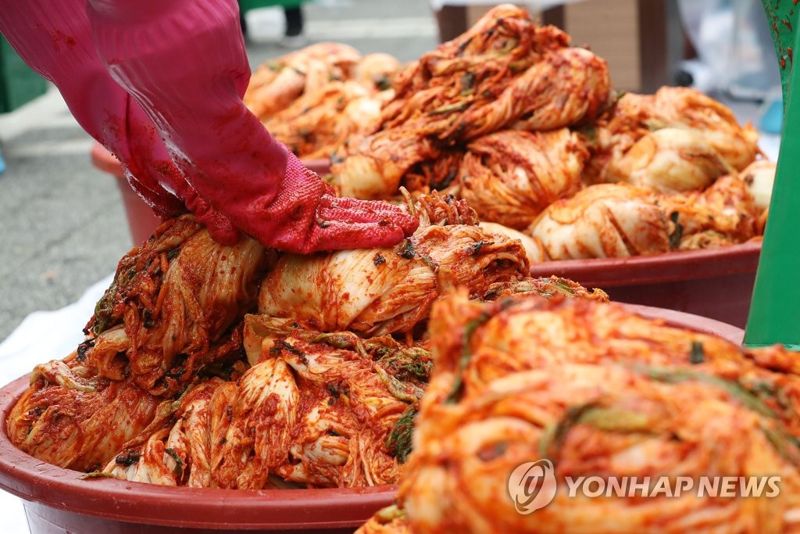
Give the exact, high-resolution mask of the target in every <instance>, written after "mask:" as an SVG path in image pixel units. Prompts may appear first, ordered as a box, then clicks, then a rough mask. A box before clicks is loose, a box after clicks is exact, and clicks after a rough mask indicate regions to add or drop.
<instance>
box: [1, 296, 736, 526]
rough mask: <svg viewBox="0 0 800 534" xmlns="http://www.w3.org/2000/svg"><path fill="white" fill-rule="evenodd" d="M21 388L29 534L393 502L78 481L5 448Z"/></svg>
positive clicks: (679, 316)
mask: <svg viewBox="0 0 800 534" xmlns="http://www.w3.org/2000/svg"><path fill="white" fill-rule="evenodd" d="M630 308H631V309H632V310H633V311H635V312H637V313H639V314H640V315H644V316H646V317H651V318H660V319H663V320H664V321H665V322H666V323H667V324H670V325H673V326H682V327H685V328H690V329H692V330H694V331H697V332H702V333H706V334H716V335H719V336H721V337H723V338H725V339H727V340H729V341H731V342H733V343H736V344H739V343H741V340H742V336H743V334H744V333H743V332H742V330H741V329H739V328H736V327H734V326H731V325H727V324H723V323H720V322H718V321H714V320H711V319H706V318H703V317H698V316H695V315H690V314H686V313H681V312H676V311H673V310H664V309H657V308H648V307H645V306H630ZM27 386H28V377H27V376H25V377H22V378H19V379H17V380H15V381H14V382H12V383H10V384H8V385H6V386H5V387H4V388H2V389H1V390H0V417H2V424H1V425H0V427H2V431H0V489H4V490H6V491H9V492H11V493H13V494H15V495H17V496H19V497H21V498H22V499H24V500H25V503H24V506H25V513H26V514H27V516H28V524H29V526H30V529H31V534H55V533H59V534H63V533H65V532H70V533H84V532H86V533H88V532H103V533H117V534H134V533H135V534H145V533H147V534H155V533H158V534H161V533H167V532H176V533H186V534H189V533H192V534H194V533H199V532H209V533H210V532H219V531H231V530H239V531H244V530H249V531H253V530H256V531H259V530H260V531H269V532H281V531H284V532H291V531H294V532H297V531H306V532H328V533H333V532H352V531H353V530H354V529H355V528H357V527H358V526H360V525H361V524H363V523H364V522H365V521H366V520H367V519H368V518H369V517H370V516H372V514H373V513H374V512H375V511H377V510H378V509H380V508H382V507H384V506H387V505H388V504H390V503H391V502H392V500H393V498H394V488H393V487H389V486H383V487H377V488H370V489H308V490H261V491H243V490H242V491H239V490H221V489H190V488H175V487H164V486H155V485H151V484H141V483H136V482H125V481H121V480H112V479H91V480H83V479H82V478H81V477H82V476H83V474H82V473H79V472H77V471H70V470H67V469H62V468H60V467H56V466H54V465H50V464H46V463H44V462H42V461H40V460H37V459H36V458H33V457H32V456H29V455H27V454H25V453H24V452H22V451H20V450H19V449H17V448H16V447H14V445H12V444H11V442H10V441H9V439H8V435H7V434H6V425H5V421H6V418H7V417H8V412H9V411H10V410H11V408H12V406H13V404H14V402H15V401H16V399H18V398H19V396H20V395H21V394H22V392H23V391H24V390H25V388H26V387H27Z"/></svg>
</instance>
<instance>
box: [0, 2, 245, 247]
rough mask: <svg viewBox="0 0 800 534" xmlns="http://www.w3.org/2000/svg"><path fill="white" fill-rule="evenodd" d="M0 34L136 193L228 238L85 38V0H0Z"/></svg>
mask: <svg viewBox="0 0 800 534" xmlns="http://www.w3.org/2000/svg"><path fill="white" fill-rule="evenodd" d="M0 32H2V33H3V34H4V35H5V36H6V38H7V39H8V40H9V42H10V43H11V45H12V46H13V47H14V48H15V49H16V50H17V51H18V52H19V54H20V55H21V56H22V58H23V59H24V60H25V61H26V62H27V63H28V64H30V65H31V66H32V67H33V68H35V69H36V70H37V71H38V72H39V73H41V74H42V75H43V76H44V77H46V78H48V79H49V80H51V81H53V82H54V83H55V84H56V85H57V86H58V88H59V90H60V91H61V94H62V95H63V96H64V99H65V100H66V102H67V105H68V106H69V108H70V110H71V111H72V113H73V115H74V116H75V118H76V119H77V120H78V122H79V123H80V125H81V126H82V127H83V128H84V129H85V130H86V131H87V132H88V133H89V134H90V135H91V136H92V137H94V138H95V139H96V140H97V141H99V142H100V143H102V144H103V145H104V146H105V147H106V148H107V149H108V150H109V151H111V152H112V153H113V154H114V155H115V156H116V157H117V158H118V159H119V160H120V161H121V162H122V164H123V166H124V167H125V169H126V171H127V172H126V174H127V178H128V181H129V182H130V184H131V186H132V187H133V188H134V190H135V191H137V192H138V193H139V195H140V196H141V197H142V198H143V199H144V200H145V202H147V204H148V205H150V207H151V208H153V210H154V211H155V212H156V213H157V214H158V215H160V216H172V215H176V214H179V213H183V212H184V211H185V210H186V209H187V208H188V209H190V210H191V211H192V212H194V213H195V214H196V215H197V217H198V219H200V220H201V221H203V222H204V223H206V224H207V225H208V226H209V228H211V229H212V232H213V233H214V237H215V238H217V239H218V240H221V241H224V242H233V241H235V240H236V238H237V236H238V232H237V231H236V230H235V229H234V228H233V226H232V225H231V224H230V222H229V221H227V219H226V218H225V217H222V216H221V215H219V214H218V213H215V212H214V210H212V209H211V207H210V206H209V205H208V203H207V202H205V201H204V200H203V199H201V198H199V197H198V196H197V193H196V192H195V191H194V190H193V189H192V187H191V186H190V185H189V184H188V183H187V182H186V180H185V179H184V178H183V175H182V173H181V172H180V171H179V170H178V168H177V167H176V166H175V164H174V163H173V162H172V159H171V158H170V156H169V154H168V152H167V150H166V147H164V144H163V142H162V141H161V139H160V137H159V136H158V135H157V133H156V129H155V127H154V125H153V123H152V121H150V119H149V117H147V115H146V114H145V113H144V111H143V110H142V109H141V107H140V106H139V105H138V104H137V103H136V101H135V100H133V99H132V98H131V97H130V95H128V93H127V92H126V91H125V90H124V89H122V88H121V87H120V86H119V85H118V84H117V83H116V82H115V81H114V80H113V79H112V78H111V76H109V74H108V70H107V68H106V66H105V64H104V63H103V62H102V61H101V60H100V57H99V56H98V55H97V51H96V50H95V46H94V43H93V42H92V37H91V29H90V27H89V19H88V17H87V13H86V2H85V0H62V1H59V2H46V1H44V0H31V1H26V2H18V1H16V0H0Z"/></svg>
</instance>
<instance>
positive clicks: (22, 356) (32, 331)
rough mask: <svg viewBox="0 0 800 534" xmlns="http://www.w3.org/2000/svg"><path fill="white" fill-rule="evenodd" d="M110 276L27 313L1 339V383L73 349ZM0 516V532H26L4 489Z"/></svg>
mask: <svg viewBox="0 0 800 534" xmlns="http://www.w3.org/2000/svg"><path fill="white" fill-rule="evenodd" d="M112 278H113V275H109V276H107V277H106V278H104V279H102V280H101V281H99V282H97V283H96V284H94V285H93V286H92V287H90V288H89V289H87V290H86V292H85V293H84V294H83V296H82V297H81V298H80V300H78V302H75V303H73V304H70V305H69V306H65V307H64V308H61V309H60V310H54V311H37V312H33V313H32V314H30V315H28V316H27V317H26V318H25V319H24V320H23V321H22V323H20V325H19V326H18V327H17V329H16V330H14V331H13V332H12V333H11V335H10V336H8V338H7V339H6V340H5V341H3V342H2V343H0V384H7V383H9V382H11V381H12V380H14V379H16V378H19V377H20V376H22V375H24V374H25V373H29V372H30V371H31V370H32V369H33V367H34V366H35V365H37V364H39V363H43V362H47V361H50V360H54V359H58V358H63V357H64V356H66V355H67V354H69V353H70V352H72V351H74V350H75V348H76V347H77V346H78V344H79V343H80V342H81V341H83V332H82V329H83V327H84V325H86V321H87V320H88V319H89V317H91V316H92V313H93V312H94V306H95V304H96V303H97V301H98V300H99V299H100V297H101V296H102V295H103V292H104V291H105V290H106V288H107V287H108V286H109V285H110V284H111V280H112ZM2 423H3V424H5V422H2ZM0 518H2V519H0V532H2V533H3V534H26V533H27V532H28V521H27V519H26V517H25V512H24V510H23V509H22V501H20V500H19V499H18V498H17V497H15V496H13V495H11V494H10V493H6V492H4V491H0Z"/></svg>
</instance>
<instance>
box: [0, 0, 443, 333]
mask: <svg viewBox="0 0 800 534" xmlns="http://www.w3.org/2000/svg"><path fill="white" fill-rule="evenodd" d="M276 17H277V18H276ZM249 19H250V26H251V33H252V35H253V40H252V41H253V42H251V43H249V45H248V50H249V53H250V60H251V64H253V65H256V64H258V63H260V62H262V61H263V60H264V59H266V58H269V57H274V56H277V55H280V54H282V53H285V50H283V49H281V48H279V47H278V46H277V45H276V44H275V43H274V42H269V41H265V39H268V37H269V33H270V32H269V31H268V29H269V28H268V27H267V26H266V25H269V24H272V23H273V21H276V20H277V21H278V22H280V21H281V13H280V12H277V13H274V12H273V13H271V12H269V11H266V12H257V13H251V14H250V16H249ZM306 19H307V35H308V38H309V39H310V40H311V41H312V42H314V41H322V40H337V41H343V42H347V43H349V44H351V45H353V46H355V47H356V48H358V49H359V50H361V51H362V52H374V51H384V52H388V53H391V54H394V55H395V56H397V57H398V58H400V59H402V60H410V59H413V58H415V57H417V56H418V55H419V54H420V53H422V52H424V51H425V50H429V49H430V48H431V47H433V46H434V34H435V31H434V23H433V20H432V17H431V15H430V10H429V7H428V2H427V0H404V1H403V2H393V1H390V0H349V1H348V0H337V1H331V0H327V1H325V2H320V3H317V4H315V5H312V6H307V8H306ZM273 33H274V32H273ZM0 147H2V151H3V154H4V156H5V159H6V162H7V164H8V170H7V171H6V172H5V173H4V174H2V175H0V340H2V339H4V338H5V337H6V336H7V335H8V334H9V333H10V332H11V331H12V330H13V329H14V328H15V327H16V325H17V324H19V322H20V321H21V320H22V319H23V318H24V317H25V316H26V315H27V314H28V313H30V312H32V311H34V310H39V309H55V308H60V307H62V306H64V305H66V304H68V303H70V302H72V301H74V300H76V299H77V298H78V297H79V296H80V295H81V294H82V293H83V291H84V289H85V288H86V287H87V286H89V285H90V284H92V283H93V282H96V281H97V280H99V279H100V278H102V277H103V276H104V275H106V274H108V273H110V272H111V271H113V269H114V267H115V266H116V263H117V261H118V260H119V258H120V257H121V256H122V254H124V253H125V251H126V250H128V248H129V247H130V245H131V242H130V237H129V235H128V230H127V226H126V221H125V216H124V213H123V209H122V206H121V204H120V197H119V192H118V191H117V189H116V186H115V184H114V180H113V179H112V178H110V177H109V176H108V175H105V174H103V173H101V172H99V171H97V170H95V169H93V168H92V166H91V164H90V161H89V157H88V153H89V147H90V139H89V138H88V136H87V135H86V134H85V133H83V131H82V130H81V129H80V128H79V127H78V126H77V124H76V123H75V122H74V120H73V119H72V117H71V116H70V115H69V112H68V111H67V109H66V107H65V106H64V104H63V101H61V100H60V97H59V96H58V94H57V93H55V92H54V93H52V94H48V95H47V96H45V97H43V98H42V99H40V100H39V101H36V102H34V103H33V105H30V106H26V107H25V108H24V109H22V110H18V111H17V112H15V113H12V114H8V115H5V116H4V115H0ZM87 319H88V318H87ZM42 334H43V335H47V333H46V332H43V333H42Z"/></svg>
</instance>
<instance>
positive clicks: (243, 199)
mask: <svg viewBox="0 0 800 534" xmlns="http://www.w3.org/2000/svg"><path fill="white" fill-rule="evenodd" d="M11 4H14V5H13V6H12V5H11ZM44 4H46V5H44ZM81 4H82V2H81V1H80V0H59V1H58V2H52V1H51V2H44V1H43V0H28V1H26V2H21V3H20V2H18V1H16V0H0V30H2V31H3V33H4V34H6V35H7V36H8V38H9V41H11V42H12V44H13V45H14V47H15V48H17V50H18V51H19V52H20V53H21V55H22V56H23V58H24V59H25V60H26V61H28V62H29V63H30V64H32V65H33V66H34V68H37V70H39V71H40V72H42V73H43V74H44V75H45V76H47V77H48V78H50V79H52V80H53V81H54V82H55V83H56V85H58V87H59V89H61V90H62V93H63V94H64V97H65V99H66V100H67V102H68V104H69V105H70V108H71V110H72V111H73V113H74V114H75V115H76V117H78V119H79V121H80V122H81V124H82V125H83V126H84V128H86V130H87V131H89V133H90V134H92V135H93V136H94V137H95V138H96V139H98V140H100V141H101V142H102V143H103V144H104V145H106V146H107V147H108V148H109V149H110V150H111V151H112V152H113V153H115V154H117V155H118V156H119V157H120V160H121V161H122V162H123V164H125V165H126V166H127V167H128V168H129V169H130V170H131V171H132V172H133V173H134V174H135V175H136V177H137V178H138V179H139V180H140V183H139V184H136V185H137V189H138V190H139V191H140V192H141V191H144V192H145V193H146V195H147V198H148V200H149V201H150V202H151V203H153V204H155V205H156V206H157V207H160V208H161V211H162V212H163V213H165V214H169V213H170V212H171V211H172V210H174V209H175V202H174V201H172V200H171V198H170V194H169V193H170V192H174V193H175V194H176V195H177V196H178V197H180V198H181V199H182V200H183V201H184V203H185V204H186V206H187V207H188V208H189V209H190V210H192V211H193V212H194V213H195V214H197V215H198V216H199V217H200V218H201V220H203V221H204V222H205V223H206V224H207V225H208V226H209V228H210V229H211V230H212V232H213V233H214V236H215V237H216V238H218V239H222V240H224V241H229V240H231V239H232V238H233V236H234V231H233V227H234V226H235V227H237V228H239V229H241V230H243V231H245V232H247V233H249V234H250V235H252V236H253V237H255V238H257V239H258V240H259V241H261V242H262V243H263V244H264V245H266V246H272V247H276V248H280V249H283V250H290V251H295V252H303V253H306V252H312V251H315V250H333V249H345V248H359V247H371V246H387V245H391V244H394V243H396V242H398V241H399V240H401V239H402V238H403V236H404V235H405V234H407V233H410V232H412V231H413V230H414V229H415V228H416V225H417V222H416V220H415V219H413V218H412V217H410V216H409V215H407V214H406V213H404V212H403V211H401V210H400V209H399V208H395V207H393V206H390V205H387V204H383V203H375V202H365V201H358V200H353V199H339V198H336V197H334V196H332V195H331V194H330V190H329V188H328V187H327V186H325V184H324V183H323V182H322V181H321V180H320V179H319V178H318V177H317V176H316V175H315V174H313V173H311V172H310V171H308V170H306V169H305V168H304V167H303V166H302V164H300V162H299V161H298V160H297V159H296V158H295V157H294V156H293V155H292V154H290V153H288V152H287V151H286V149H285V148H284V147H283V146H282V145H280V144H279V143H277V142H276V141H275V140H274V139H272V138H271V137H270V136H269V134H267V132H266V131H265V130H264V128H263V126H261V124H260V122H259V121H258V120H257V119H256V118H255V117H254V116H253V115H252V114H250V113H249V112H248V111H247V109H246V108H245V107H244V104H243V103H242V101H241V97H242V95H243V94H244V90H245V88H246V86H247V82H248V79H249V68H248V65H247V58H246V55H245V53H244V45H243V42H242V36H241V31H240V29H239V19H238V9H237V6H236V3H235V2H234V1H233V0H224V1H220V0H202V1H197V0H163V1H162V0H95V1H91V2H90V10H89V21H90V22H89V25H90V26H91V29H92V32H93V35H94V44H95V46H96V50H97V51H99V53H100V55H101V56H102V57H103V58H104V59H105V62H106V63H107V64H108V68H109V69H110V71H111V73H112V75H113V76H114V79H115V80H116V81H117V82H118V83H119V84H120V85H122V86H123V87H124V88H125V89H126V90H127V91H128V92H129V93H130V94H131V95H133V96H134V98H135V100H136V101H138V102H139V104H140V105H141V107H142V108H143V109H144V111H145V112H146V113H147V115H148V116H149V117H150V118H151V119H152V120H153V121H154V122H155V124H156V125H158V130H159V131H158V134H160V135H161V136H162V137H163V139H164V140H165V142H166V145H167V147H168V149H169V152H170V153H171V154H172V159H173V160H174V161H175V162H177V164H178V167H179V168H180V170H181V171H182V173H179V172H177V170H176V169H175V168H174V166H172V165H171V162H170V161H169V159H167V158H164V157H163V148H162V147H161V144H160V143H159V142H158V136H157V135H156V130H155V129H154V128H152V126H151V124H150V123H148V122H147V120H146V118H145V117H143V116H142V114H141V109H140V108H139V107H137V106H136V105H135V103H134V102H133V101H132V100H130V99H129V98H127V96H124V92H123V93H120V92H119V91H118V89H115V88H114V86H113V83H109V81H110V80H109V79H108V76H107V74H106V73H105V71H104V70H103V69H102V67H101V66H98V65H99V63H98V61H97V60H96V58H95V56H94V54H93V49H92V46H91V44H90V43H91V39H90V38H89V37H88V35H87V34H86V32H87V30H86V28H87V25H86V19H85V18H84V17H83V16H81V15H79V13H81ZM142 176H144V177H145V178H144V179H143V178H142ZM184 177H185V178H184Z"/></svg>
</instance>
